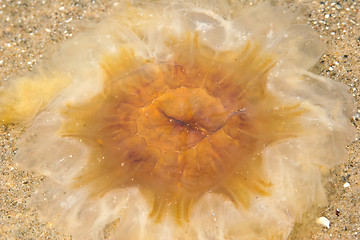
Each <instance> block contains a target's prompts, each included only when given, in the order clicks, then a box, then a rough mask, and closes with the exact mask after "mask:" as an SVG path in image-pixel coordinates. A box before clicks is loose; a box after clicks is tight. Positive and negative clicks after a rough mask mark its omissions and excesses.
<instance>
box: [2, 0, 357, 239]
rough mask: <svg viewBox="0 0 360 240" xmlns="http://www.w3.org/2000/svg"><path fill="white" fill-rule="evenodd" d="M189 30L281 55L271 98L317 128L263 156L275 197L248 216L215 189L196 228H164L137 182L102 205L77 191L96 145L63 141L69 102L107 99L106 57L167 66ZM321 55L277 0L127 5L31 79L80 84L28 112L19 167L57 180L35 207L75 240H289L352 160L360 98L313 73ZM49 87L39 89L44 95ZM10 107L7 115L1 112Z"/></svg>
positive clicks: (166, 223)
mask: <svg viewBox="0 0 360 240" xmlns="http://www.w3.org/2000/svg"><path fill="white" fill-rule="evenodd" d="M232 9H233V10H232ZM234 9H235V10H234ZM189 32H192V33H195V32H196V33H197V34H198V36H199V39H200V40H201V41H203V42H205V43H206V44H207V45H208V46H209V47H211V48H213V49H215V50H217V51H225V50H231V49H234V48H239V47H241V46H245V44H247V43H248V42H250V43H253V44H260V45H261V47H262V48H263V51H264V52H268V53H273V54H275V55H276V56H277V59H276V60H277V65H276V66H275V67H274V68H273V69H272V71H271V73H270V76H269V79H268V80H269V82H268V88H269V91H271V92H272V93H273V94H275V95H277V96H278V97H279V98H280V99H281V100H282V101H283V102H284V103H285V104H286V103H287V104H290V103H297V102H298V103H301V106H302V107H303V108H304V109H306V110H307V111H306V113H304V114H303V115H302V116H301V118H302V121H301V123H302V125H303V128H304V129H310V130H311V131H306V132H305V133H306V134H303V135H301V136H299V137H297V138H293V139H289V140H285V141H281V142H278V143H275V144H272V145H270V146H268V147H266V149H264V151H263V156H264V166H263V168H264V172H265V174H266V176H264V177H265V178H266V179H269V180H270V181H271V183H272V187H271V190H270V194H271V195H270V196H261V197H260V196H259V197H256V198H253V199H252V200H251V205H250V208H249V209H245V208H242V207H238V208H236V207H235V206H234V205H233V203H232V202H231V201H229V200H228V199H225V198H224V197H223V196H219V195H217V194H213V193H208V194H206V195H204V196H203V197H202V198H201V199H200V201H198V202H197V203H196V204H195V206H194V207H193V209H192V211H191V213H190V214H191V216H190V222H189V223H184V224H182V225H178V224H177V223H175V222H174V221H173V220H172V218H171V217H170V216H169V217H165V218H164V219H163V220H162V221H161V222H160V223H156V222H155V221H154V219H152V218H149V217H148V214H149V212H150V210H151V206H149V204H148V203H147V202H146V201H145V200H144V198H143V195H142V194H141V193H140V192H139V190H138V189H137V188H136V187H131V188H121V189H119V190H117V191H114V192H111V193H108V194H106V195H105V196H103V197H102V198H100V199H98V198H95V199H94V198H89V193H88V191H87V187H82V188H77V189H73V188H71V187H70V185H71V183H72V181H73V178H74V177H76V176H77V175H78V174H79V173H80V172H81V169H82V167H83V166H84V165H85V164H86V162H87V156H88V149H87V147H86V146H85V145H84V144H83V143H81V142H79V141H78V140H74V139H71V138H64V137H61V136H60V135H59V134H58V131H59V129H60V127H61V124H62V121H63V119H62V118H63V115H62V114H61V111H62V110H63V108H64V106H66V105H67V104H77V103H81V102H86V101H87V100H89V99H90V98H91V97H92V96H94V95H96V94H97V93H99V92H101V90H102V87H103V86H102V84H103V72H102V69H101V66H100V65H99V64H100V63H101V62H102V61H103V58H104V56H106V55H109V54H112V53H116V52H118V51H119V49H121V48H125V49H131V50H133V51H134V52H135V54H136V55H137V56H139V57H140V58H146V59H153V58H155V59H156V60H157V61H166V60H169V59H171V57H172V52H171V48H169V47H168V46H166V45H167V44H165V43H167V42H168V41H169V40H170V38H171V37H172V36H175V37H181V36H182V35H185V34H188V33H189ZM322 52H323V44H322V43H321V42H320V41H319V39H318V37H317V35H316V34H315V33H314V32H313V31H312V29H311V28H309V27H307V26H305V25H301V24H298V23H296V21H295V18H294V16H293V15H292V14H291V13H289V12H288V11H287V10H285V9H282V8H275V7H272V6H270V5H269V4H263V5H259V6H255V7H251V8H245V7H242V6H241V4H235V3H233V4H230V3H228V1H206V0H198V1H184V2H181V1H146V2H142V3H141V2H137V1H136V2H134V3H130V4H124V5H122V6H120V7H119V13H118V14H115V15H113V16H112V17H110V18H108V19H106V20H104V21H103V22H101V23H99V24H96V25H92V26H89V30H88V31H87V32H84V33H81V34H78V35H77V36H76V37H74V38H73V39H72V40H70V41H68V42H65V43H64V44H62V45H61V48H60V49H59V51H58V53H56V54H55V55H54V56H53V58H51V59H50V60H48V61H46V62H44V63H43V64H42V65H40V66H39V71H38V72H36V73H34V74H32V75H30V76H29V77H28V78H29V79H28V80H26V81H31V80H32V79H38V78H39V76H40V75H41V76H45V78H46V76H51V75H52V74H53V73H63V74H64V76H65V77H66V78H70V79H71V83H69V84H68V85H67V86H66V87H64V88H61V89H60V88H59V89H58V91H54V93H53V96H51V97H52V98H51V101H50V102H48V103H47V102H46V100H44V102H41V104H39V103H37V105H35V106H31V107H30V109H33V111H35V112H34V114H36V116H35V117H34V118H33V119H31V117H29V115H28V114H24V116H23V117H22V115H21V113H20V114H19V115H18V117H19V119H18V120H19V121H23V122H28V128H27V130H26V132H25V134H24V135H23V136H22V139H21V142H20V143H19V146H18V148H19V150H18V152H17V155H16V162H17V163H19V166H23V167H24V168H25V169H28V170H29V169H31V170H35V171H38V172H40V173H42V174H44V175H46V176H47V178H46V180H45V182H44V183H43V184H42V185H41V186H40V187H39V188H38V189H37V192H36V193H35V194H33V196H32V200H31V203H30V206H34V207H36V208H37V209H38V210H39V212H40V213H41V216H42V217H43V219H44V220H46V221H51V222H53V223H54V225H55V227H56V228H57V229H59V230H60V231H63V232H64V233H70V234H72V235H73V236H74V237H75V239H103V238H104V231H103V229H104V227H105V226H106V225H107V224H109V223H111V222H113V221H115V220H119V221H118V223H117V224H116V225H115V231H114V233H113V235H112V238H111V239H132V240H137V239H139V240H140V239H144V240H145V239H146V240H153V239H154V240H155V239H157V240H162V239H163V240H169V239H170V240H180V239H189V240H190V239H199V240H210V239H214V240H222V239H271V238H273V239H286V238H287V237H288V235H289V234H290V232H291V231H292V228H293V226H294V224H295V223H296V222H298V221H300V220H301V217H302V215H303V213H304V212H307V211H312V209H311V208H312V207H314V206H315V207H316V206H318V205H321V204H323V203H324V202H325V194H324V188H323V186H322V184H321V179H322V173H323V171H324V170H325V171H326V170H327V169H328V168H331V167H333V166H335V165H336V164H338V163H340V162H341V161H344V160H346V157H347V155H346V151H345V148H344V147H345V145H346V144H349V143H350V141H351V140H352V137H353V135H354V129H353V127H352V125H351V124H350V122H349V121H348V119H349V118H350V116H351V114H352V111H353V102H352V99H351V97H350V95H349V94H348V93H347V88H346V86H344V85H342V84H340V83H337V82H335V81H332V80H330V79H326V78H322V77H319V76H316V75H314V74H312V73H309V72H307V69H308V68H309V67H311V66H312V65H313V64H314V63H316V61H317V60H318V58H319V57H320V56H321V54H322ZM22 79H23V78H22ZM54 81H62V80H61V78H60V80H55V79H54ZM18 82H20V80H18V79H14V80H13V81H10V82H9V84H8V85H7V86H4V89H5V90H6V89H12V88H15V89H16V86H17V84H19V83H18ZM40 84H41V83H40ZM45 88H46V86H43V87H41V88H39V90H38V91H39V93H38V94H39V95H41V94H42V91H44V89H45ZM24 94H26V93H24V92H21V91H20V92H16V93H14V96H15V97H17V100H18V101H26V96H23V95H24ZM10 97H11V96H8V95H6V98H5V97H3V96H2V97H0V103H2V104H3V105H4V106H7V105H11V104H12V101H13V100H11V99H9V98H10ZM44 106H45V107H44ZM39 110H41V111H39ZM0 111H2V112H6V111H9V110H8V109H7V108H6V107H2V108H1V109H0ZM31 116H34V115H31Z"/></svg>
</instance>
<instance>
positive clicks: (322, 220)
mask: <svg viewBox="0 0 360 240" xmlns="http://www.w3.org/2000/svg"><path fill="white" fill-rule="evenodd" d="M316 223H317V224H319V225H322V226H323V227H327V228H330V220H329V219H327V218H326V217H319V218H318V219H316Z"/></svg>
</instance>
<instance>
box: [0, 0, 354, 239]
mask: <svg viewBox="0 0 360 240" xmlns="http://www.w3.org/2000/svg"><path fill="white" fill-rule="evenodd" d="M246 2H250V1H246ZM114 4H115V5H116V2H115V1H96V2H95V1H88V0H86V1H81V2H78V1H68V0H66V1H55V0H52V1H20V0H19V1H11V2H7V1H0V20H1V21H0V76H1V80H0V81H1V82H6V81H11V79H12V78H14V77H17V76H21V75H23V74H25V73H27V72H29V71H31V70H32V69H33V67H34V66H35V65H36V63H37V62H39V61H41V60H42V59H44V58H46V56H47V55H48V54H49V52H51V51H53V50H54V49H56V44H57V43H60V42H62V41H64V40H66V39H69V38H71V37H72V36H74V35H75V34H76V33H77V32H79V31H82V30H83V29H84V28H85V27H86V26H87V23H88V22H97V21H100V20H101V19H102V18H104V17H106V16H107V15H109V14H111V12H112V11H114V9H115V8H114ZM276 4H280V5H285V6H287V7H289V8H290V9H293V10H296V11H299V12H300V17H301V18H303V19H304V21H306V22H308V24H309V25H310V26H311V27H312V28H314V29H315V30H316V31H317V32H318V33H319V34H320V35H321V38H322V39H323V41H325V42H326V44H327V49H326V52H325V54H324V55H323V57H322V58H321V59H320V60H319V63H318V64H317V66H316V67H314V69H313V70H314V71H315V72H317V73H320V74H321V75H323V76H327V77H330V78H332V79H335V80H336V81H340V82H343V83H345V84H347V85H348V86H349V91H350V92H351V93H352V94H353V95H354V99H355V100H356V104H357V106H359V100H360V90H359V89H360V87H359V80H358V78H359V76H360V75H359V71H360V57H359V56H360V13H359V11H360V3H357V1H352V0H349V1H325V0H323V1H320V0H318V1H300V0H299V1H296V0H295V1H279V2H278V3H276ZM358 108H359V107H358ZM359 120H360V110H359V111H358V112H357V113H354V117H353V122H354V124H355V125H356V126H357V129H358V131H359ZM20 134H21V129H19V127H17V126H12V125H10V126H5V127H0V143H1V161H0V240H5V239H6V240H12V239H71V237H70V236H66V235H63V234H61V233H59V232H57V231H56V230H55V229H54V228H52V226H51V224H50V223H46V222H42V221H41V220H39V219H38V216H37V213H36V211H35V210H33V209H28V208H27V207H26V205H25V203H26V201H27V199H28V198H29V196H30V194H31V193H32V192H34V191H36V186H37V185H38V184H40V183H41V181H42V180H43V178H42V176H40V175H38V174H36V173H31V172H24V171H21V170H18V169H17V168H16V166H15V165H14V163H13V157H14V155H15V153H16V147H15V143H16V140H17V139H18V137H19V136H20ZM348 150H349V161H348V162H346V163H345V164H342V165H341V166H339V167H337V168H335V169H333V170H332V172H331V174H330V179H329V181H328V182H327V186H328V190H329V193H328V194H329V202H328V205H327V206H325V207H323V208H321V209H319V213H318V217H321V216H323V217H326V218H327V219H329V220H330V228H327V227H323V226H320V225H317V224H316V223H315V220H314V219H313V220H312V221H310V222H309V223H307V224H306V225H307V226H306V229H311V231H312V239H360V207H359V204H358V203H359V202H360V194H359V192H360V184H359V175H360V172H359V169H360V166H359V164H360V160H359V154H358V151H359V140H358V138H357V139H356V141H354V143H353V144H351V146H349V148H348ZM299 231H302V229H300V230H299ZM299 236H301V234H300V235H299V234H294V235H293V236H292V239H300V238H301V237H299ZM309 238H310V237H309ZM306 239H308V238H306Z"/></svg>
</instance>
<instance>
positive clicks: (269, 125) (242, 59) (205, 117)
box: [62, 38, 301, 221]
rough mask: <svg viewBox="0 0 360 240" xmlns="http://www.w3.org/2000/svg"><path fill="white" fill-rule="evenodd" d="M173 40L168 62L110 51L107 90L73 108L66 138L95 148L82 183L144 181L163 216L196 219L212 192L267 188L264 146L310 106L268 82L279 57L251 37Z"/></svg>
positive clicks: (243, 195) (111, 186)
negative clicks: (222, 46)
mask: <svg viewBox="0 0 360 240" xmlns="http://www.w3.org/2000/svg"><path fill="white" fill-rule="evenodd" d="M171 48H172V50H173V54H174V56H173V60H171V61H169V62H165V63H164V62H158V63H157V62H152V61H148V60H146V59H141V58H139V57H136V56H135V54H134V53H131V52H128V51H125V50H124V51H121V52H120V53H119V54H118V56H114V57H108V58H106V59H105V61H104V63H103V65H102V66H103V68H104V70H105V72H106V78H105V86H104V92H103V93H101V94H99V95H97V96H95V97H94V98H93V99H91V100H90V101H89V102H87V103H84V104H82V105H79V106H70V107H69V108H68V109H67V110H66V111H65V116H66V118H67V120H66V122H65V123H64V125H63V129H62V133H63V136H66V137H75V138H78V139H81V140H82V141H83V142H84V143H85V144H87V145H88V146H89V148H90V157H89V159H88V164H87V166H86V167H85V168H84V171H83V172H82V174H81V175H80V176H79V178H78V179H77V180H76V182H77V183H76V186H78V187H79V186H82V185H85V184H90V185H91V186H92V188H91V189H92V190H91V191H92V196H102V195H104V194H106V193H108V192H110V191H113V190H115V189H118V188H125V187H130V186H137V187H139V189H140V190H141V191H143V193H144V196H145V197H146V198H147V199H148V200H149V202H150V203H152V205H153V206H152V210H151V213H150V215H151V216H154V217H156V219H158V220H160V219H161V216H162V215H163V213H164V212H170V213H172V214H173V215H174V216H175V217H176V219H177V220H178V221H182V220H183V219H185V220H186V219H188V218H189V212H190V209H191V206H192V205H193V204H194V203H195V202H196V201H197V200H198V199H199V198H200V197H201V196H202V195H203V194H204V193H207V192H210V191H211V192H213V193H218V194H221V195H222V196H225V197H227V198H228V199H230V200H231V201H232V202H233V203H234V204H236V205H238V204H239V203H241V204H242V205H243V206H245V207H247V206H249V204H250V199H251V193H253V194H262V195H265V194H267V191H266V186H267V184H266V183H265V181H264V180H263V177H262V171H261V170H262V159H261V153H262V150H263V149H264V147H266V146H267V145H268V144H271V143H272V142H274V141H278V140H281V139H284V138H288V137H294V136H295V135H296V131H300V128H299V124H298V123H297V120H296V119H297V118H296V117H297V116H298V115H299V114H301V110H300V109H299V106H298V105H294V106H284V104H281V102H280V101H279V100H278V99H277V98H276V97H274V96H273V95H272V94H270V93H269V92H268V91H267V90H266V79H267V73H268V71H269V69H270V68H271V66H272V64H273V61H272V59H273V58H272V57H269V56H267V55H265V54H261V52H260V50H259V49H258V48H256V47H251V46H250V44H249V45H247V46H245V47H243V48H240V49H236V50H234V51H225V52H216V51H214V50H212V49H211V48H209V47H207V46H205V45H203V44H201V43H199V41H198V40H197V39H196V38H193V39H191V38H190V39H187V40H182V41H179V43H177V44H174V45H173V46H171ZM148 193H150V194H148Z"/></svg>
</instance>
